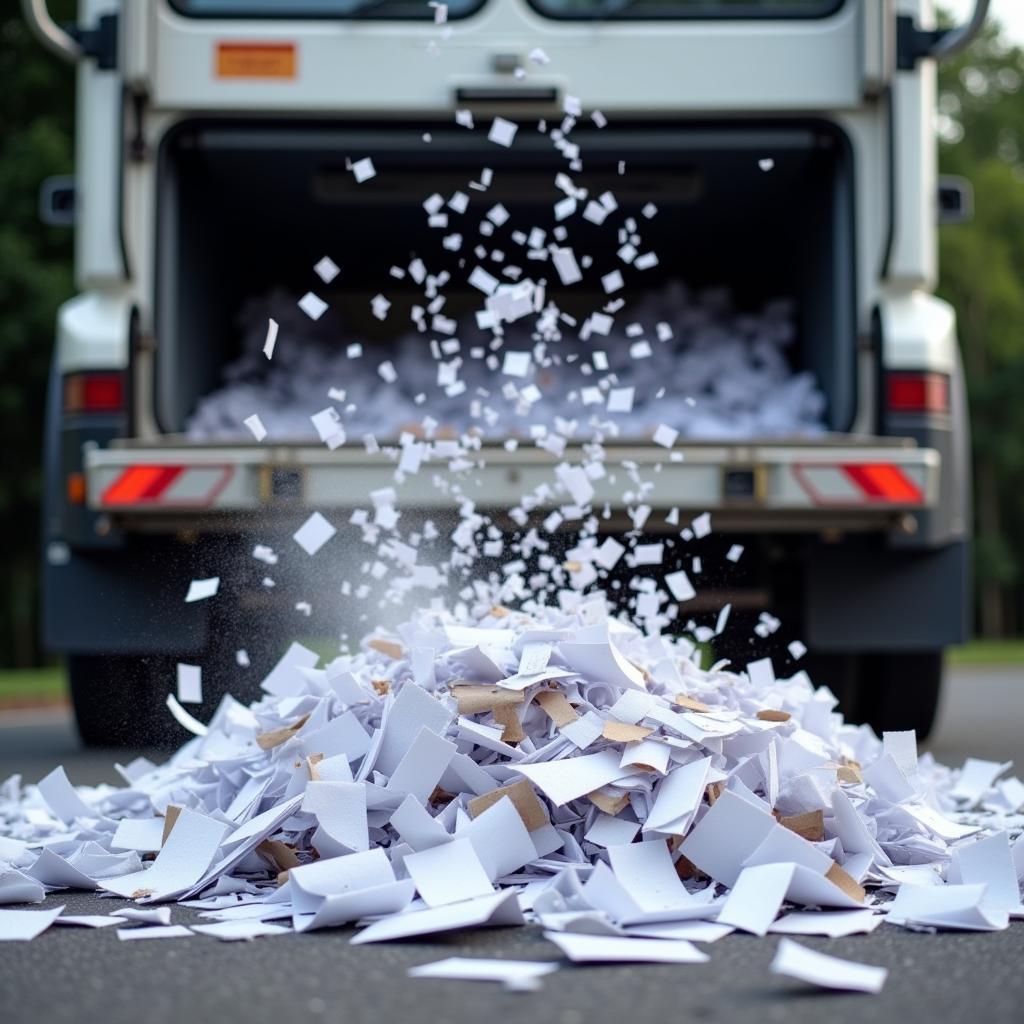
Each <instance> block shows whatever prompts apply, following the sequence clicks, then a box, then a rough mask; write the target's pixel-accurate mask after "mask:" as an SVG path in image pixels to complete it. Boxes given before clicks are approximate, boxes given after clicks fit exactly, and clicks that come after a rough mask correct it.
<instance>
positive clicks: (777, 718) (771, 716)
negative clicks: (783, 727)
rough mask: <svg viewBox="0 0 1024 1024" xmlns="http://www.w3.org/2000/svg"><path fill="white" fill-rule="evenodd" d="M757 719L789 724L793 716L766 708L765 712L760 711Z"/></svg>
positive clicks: (786, 712)
mask: <svg viewBox="0 0 1024 1024" xmlns="http://www.w3.org/2000/svg"><path fill="white" fill-rule="evenodd" d="M757 717H758V718H760V719H761V721H762V722H788V721H789V720H790V718H791V717H792V715H790V713H789V712H788V711H777V710H775V709H774V708H765V709H764V710H763V711H758V713H757Z"/></svg>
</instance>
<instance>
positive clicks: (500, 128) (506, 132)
mask: <svg viewBox="0 0 1024 1024" xmlns="http://www.w3.org/2000/svg"><path fill="white" fill-rule="evenodd" d="M518 130H519V126H518V125H517V124H514V123H513V122H512V121H506V120H505V118H503V117H496V118H495V119H494V120H493V121H492V122H491V128H490V131H489V132H488V133H487V138H488V139H489V140H490V141H491V142H496V143H497V144H498V145H499V146H505V147H506V148H507V147H508V146H511V145H512V143H513V141H514V140H515V137H516V132H517V131H518Z"/></svg>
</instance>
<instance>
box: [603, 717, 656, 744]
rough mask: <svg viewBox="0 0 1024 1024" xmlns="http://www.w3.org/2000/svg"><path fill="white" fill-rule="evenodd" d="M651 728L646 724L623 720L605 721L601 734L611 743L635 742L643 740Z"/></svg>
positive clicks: (649, 733) (651, 730)
mask: <svg viewBox="0 0 1024 1024" xmlns="http://www.w3.org/2000/svg"><path fill="white" fill-rule="evenodd" d="M652 732H654V730H653V729H648V728H647V726H646V725H627V724H626V723H625V722H605V723H604V728H603V729H602V730H601V735H602V736H603V737H604V738H605V739H606V740H611V741H612V742H613V743H636V742H637V741H638V740H645V739H647V737H648V736H650V735H651V733H652Z"/></svg>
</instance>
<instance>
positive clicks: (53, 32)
mask: <svg viewBox="0 0 1024 1024" xmlns="http://www.w3.org/2000/svg"><path fill="white" fill-rule="evenodd" d="M21 11H22V14H23V15H24V16H25V21H26V22H27V23H28V27H29V28H30V29H31V30H32V34H33V35H34V36H35V37H36V39H38V40H39V42H40V43H42V44H43V46H45V47H46V49H47V50H49V51H50V53H53V54H55V55H56V56H58V57H60V59H61V60H66V61H68V62H69V63H72V64H73V63H74V62H75V61H77V60H80V59H81V58H82V56H83V55H84V52H85V51H84V50H83V49H82V46H81V44H80V43H79V42H78V40H77V39H75V37H74V36H72V35H71V33H70V32H67V31H66V30H65V29H63V28H61V26H60V25H58V24H57V22H55V21H54V20H53V18H52V17H50V12H49V10H48V8H47V6H46V0H21Z"/></svg>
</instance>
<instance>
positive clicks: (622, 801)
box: [587, 789, 629, 818]
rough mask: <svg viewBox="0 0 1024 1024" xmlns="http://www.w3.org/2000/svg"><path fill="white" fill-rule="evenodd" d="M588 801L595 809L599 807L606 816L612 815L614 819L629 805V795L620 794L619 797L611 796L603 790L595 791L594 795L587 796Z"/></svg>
mask: <svg viewBox="0 0 1024 1024" xmlns="http://www.w3.org/2000/svg"><path fill="white" fill-rule="evenodd" d="M587 799H588V800H589V801H590V802H591V803H592V804H593V805H594V806H595V807H599V808H600V809H601V810H602V811H604V813H605V814H610V815H611V816H612V817H613V818H614V817H615V815H616V814H618V813H619V811H621V810H622V808H623V807H625V806H626V804H628V803H629V794H628V793H620V794H619V795H618V796H611V795H609V794H608V793H605V792H604V791H603V790H600V789H595V790H594V792H593V793H588V794H587Z"/></svg>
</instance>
